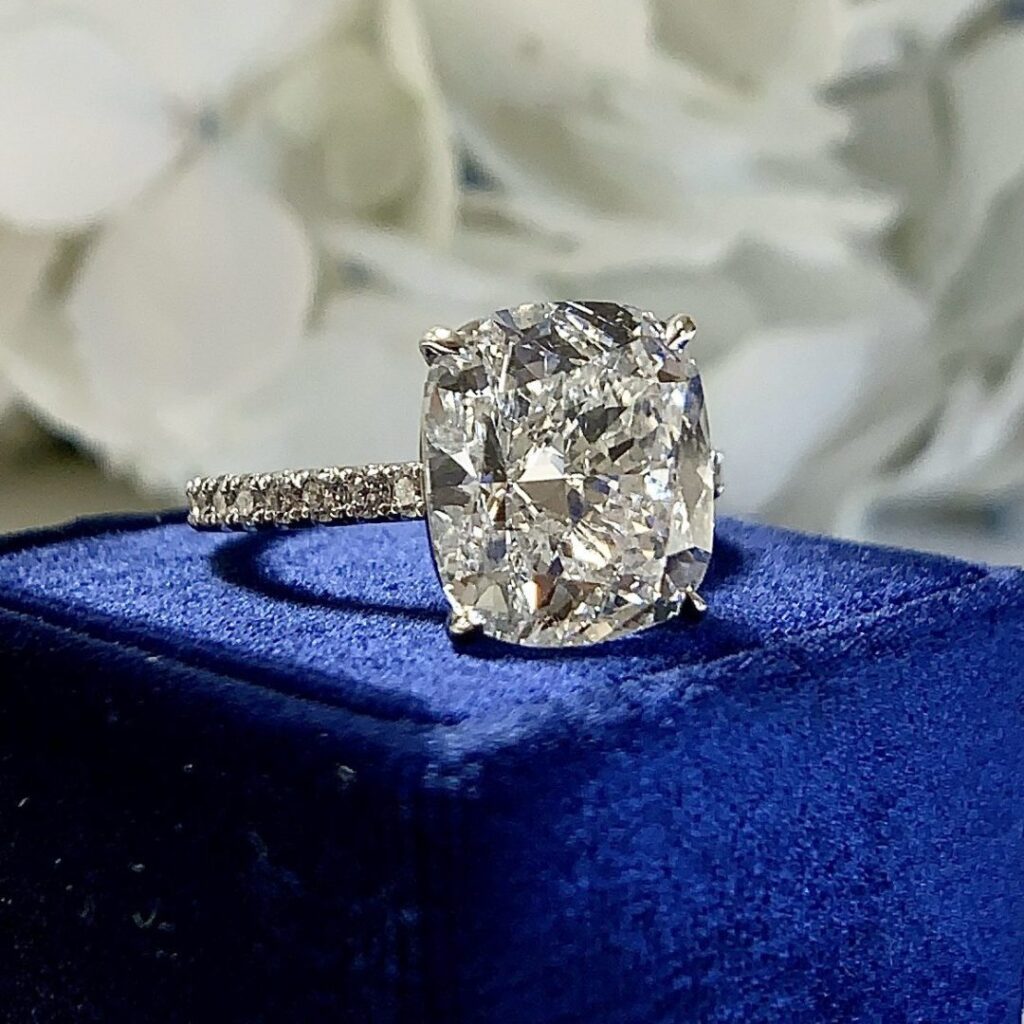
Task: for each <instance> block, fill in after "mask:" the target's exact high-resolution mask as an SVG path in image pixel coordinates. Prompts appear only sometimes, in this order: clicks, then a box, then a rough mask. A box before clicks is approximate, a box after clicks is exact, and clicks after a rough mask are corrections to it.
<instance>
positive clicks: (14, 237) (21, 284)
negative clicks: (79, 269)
mask: <svg viewBox="0 0 1024 1024" xmlns="http://www.w3.org/2000/svg"><path fill="white" fill-rule="evenodd" d="M56 248H57V243H56V241H55V240H54V239H53V238H52V237H50V236H48V235H25V234H21V233H19V232H15V231H10V230H5V229H3V228H0V346H2V345H3V342H4V335H5V333H6V331H7V330H9V329H10V328H11V327H12V326H13V325H15V324H17V323H18V321H19V320H20V319H21V317H22V316H23V315H24V314H25V312H26V309H27V307H28V305H29V303H30V302H31V300H32V299H33V297H34V296H35V294H36V292H37V290H38V289H39V286H40V284H41V282H42V278H43V273H44V271H45V270H46V267H47V265H48V264H49V263H50V261H51V260H52V259H53V256H54V253H55V251H56Z"/></svg>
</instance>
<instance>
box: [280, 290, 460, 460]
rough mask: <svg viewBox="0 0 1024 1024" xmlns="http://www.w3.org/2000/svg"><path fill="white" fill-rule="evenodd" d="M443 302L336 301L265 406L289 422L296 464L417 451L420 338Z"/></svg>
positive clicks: (367, 297) (364, 297) (370, 297)
mask: <svg viewBox="0 0 1024 1024" xmlns="http://www.w3.org/2000/svg"><path fill="white" fill-rule="evenodd" d="M438 308H440V309H441V310H442V311H443V310H444V305H443V304H439V303H431V302H424V301H422V300H421V301H415V300H413V299H411V298H410V297H408V296H398V297H396V296H389V295H374V294H370V293H365V294H361V295H353V296H350V297H347V298H345V299H343V300H340V301H338V302H336V303H335V304H333V305H332V306H331V307H330V309H329V310H328V312H327V314H326V316H325V317H324V320H323V324H322V326H321V328H320V329H319V330H318V331H317V332H316V335H315V336H314V337H312V338H311V339H310V340H309V343H308V344H307V345H305V346H304V347H303V349H302V352H301V354H300V357H299V359H298V360H297V361H296V362H295V363H294V364H293V366H292V367H291V368H290V370H289V373H288V374H287V375H286V376H285V377H284V378H283V379H282V381H281V383H280V385H278V386H275V387H274V388H273V389H270V390H269V391H268V393H267V394H266V395H265V396H264V397H263V398H262V400H261V404H262V405H263V406H264V407H265V408H267V409H269V410H270V411H271V414H274V415H277V416H279V417H280V418H281V419H284V420H286V421H288V423H289V427H288V434H287V436H288V441H289V458H290V459H292V460H293V461H294V463H295V464H298V465H333V464H335V463H353V462H354V463H359V462H367V461H383V462H388V461H404V460H407V459H412V458H415V457H416V452H417V450H418V434H419V417H420V403H421V399H422V389H423V375H424V367H423V360H422V359H421V357H420V354H419V350H418V347H417V342H418V340H419V337H420V335H421V334H422V332H423V330H424V327H425V326H430V324H431V323H433V322H435V321H436V320H437V319H438V313H437V310H438Z"/></svg>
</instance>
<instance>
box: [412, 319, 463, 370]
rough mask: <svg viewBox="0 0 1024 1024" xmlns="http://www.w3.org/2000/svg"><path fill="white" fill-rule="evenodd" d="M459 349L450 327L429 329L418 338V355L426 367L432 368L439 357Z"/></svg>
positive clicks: (456, 336)
mask: <svg viewBox="0 0 1024 1024" xmlns="http://www.w3.org/2000/svg"><path fill="white" fill-rule="evenodd" d="M458 347H459V337H458V335H457V334H456V333H455V331H453V330H452V329H451V328H450V327H431V328H430V330H429V331H427V332H426V333H425V334H424V335H423V337H422V338H420V355H422V356H423V359H424V361H425V362H426V364H427V366H432V365H433V364H434V363H435V362H436V361H437V359H438V358H439V357H440V356H443V355H445V354H446V353H450V352H454V351H455V350H456V349H457V348H458Z"/></svg>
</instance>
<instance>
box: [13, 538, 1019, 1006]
mask: <svg viewBox="0 0 1024 1024" xmlns="http://www.w3.org/2000/svg"><path fill="white" fill-rule="evenodd" d="M713 564H714V568H713V571H712V573H711V574H710V576H709V579H708V581H707V583H706V585H705V588H704V589H705V591H706V596H707V598H708V600H709V601H710V603H711V611H710V613H709V614H708V616H707V617H706V618H705V619H704V620H703V621H702V622H701V623H699V624H697V625H693V624H687V623H684V622H676V623H672V624H667V625H665V626H662V627H659V628H657V629H655V630H652V631H650V632H648V633H645V634H641V635H638V636H636V637H634V638H631V639H628V640H625V641H620V642H617V643H615V644H612V645H609V646H607V647H604V648H595V649H590V650H580V651H570V652H562V653H550V652H549V653H539V652H533V653H531V652H529V651H525V652H524V651H519V650H513V649H510V648H505V647H502V646H501V645H498V644H494V643H489V642H487V641H481V642H479V643H474V644H471V645H469V646H468V647H466V648H465V649H453V648H452V647H451V645H450V643H449V641H448V638H447V636H446V634H445V631H444V629H443V625H442V624H443V608H442V598H441V597H440V595H439V593H438V588H437V584H436V581H435V578H434V575H433V571H432V567H431V565H430V560H429V553H428V550H427V545H426V540H425V536H424V531H423V528H422V525H421V524H401V525H393V526H365V527H356V528H351V529H346V530H333V531H332V530H321V531H309V532H300V533H294V534H290V535H273V536H272V535H245V536H228V535H204V534H198V533H193V532H191V531H190V530H188V529H187V528H186V527H185V526H184V525H183V524H182V523H181V522H179V521H173V520H167V519H164V520H159V519H140V520H120V521H116V520H115V521H110V520H107V521H96V522H86V523H82V524H77V525H74V526H71V527H69V528H65V529H64V530H59V531H54V532H50V533H43V534H38V535H29V536H23V537H15V538H13V539H10V540H8V541H7V542H6V545H5V547H4V551H3V554H2V556H0V637H2V644H3V646H2V654H0V678H2V684H0V714H2V718H0V722H2V746H0V756H2V771H0V830H2V831H0V1014H2V1015H3V1019H4V1020H6V1021H15V1022H19V1024H20V1022H30V1021H32V1022H36V1024H39V1022H50V1021H53V1022H56V1021H103V1022H121V1021H124V1022H131V1024H145V1022H150V1021H152V1022H161V1024H163V1022H170V1021H174V1022H202V1021H217V1022H225V1021H227V1022H235V1021H238V1022H243V1021H244V1022H246V1024H249V1022H278V1021H287V1022H291V1021H296V1022H319V1021H332V1022H333V1021H338V1022H360V1024H366V1022H385V1024H393V1022H421V1021H422V1022H444V1024H462V1022H469V1021H472V1022H488V1024H505V1022H511V1024H519V1022H522V1024H555V1022H559V1024H564V1022H576V1021H579V1022H602V1024H609V1022H623V1024H626V1022H629V1024H655V1022H659V1024H660V1022H685V1021H715V1022H719V1021H721V1022H741V1021H742V1022H744V1024H751V1022H758V1021H765V1022H768V1021H771V1022H787V1024H792V1022H804V1021H806V1022H814V1024H822V1022H830V1021H836V1022H839V1021H842V1022H855V1021H860V1022H887V1021H893V1022H897V1021H898V1022H903V1021H918V1022H926V1021H927V1022H942V1024H952V1022H963V1024H984V1022H992V1024H996V1022H998V1024H1019V1021H1020V1019H1021V977H1022V966H1024V670H1022V659H1024V582H1022V577H1021V575H1020V574H1018V573H1016V572H1014V571H1011V570H990V569H986V568H983V567H979V566H972V565H966V564H962V563H956V562H952V561H946V560H941V559H937V558H930V557H925V556H921V555H914V554H908V553H899V552H893V551H887V550H879V549H871V548H864V547H858V546H854V545H850V544H844V543H838V542H834V541H827V540H819V539H812V538H807V537H802V536H797V535H793V534H790V533H786V532H782V531H778V530H773V529H767V528H761V527H754V526H747V525H743V524H740V523H738V522H733V521H725V522H723V523H722V524H721V525H720V527H719V531H718V538H717V550H716V555H715V558H714V563H713Z"/></svg>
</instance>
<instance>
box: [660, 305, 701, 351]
mask: <svg viewBox="0 0 1024 1024" xmlns="http://www.w3.org/2000/svg"><path fill="white" fill-rule="evenodd" d="M696 333H697V325H696V324H695V323H694V322H693V320H692V319H691V318H690V317H689V316H687V314H686V313H676V315H675V316H672V317H669V319H668V320H667V321H666V323H665V342H666V344H667V345H668V347H669V348H671V349H674V350H675V351H677V352H678V351H679V350H680V349H683V348H685V347H686V346H687V345H689V344H690V342H691V341H693V338H694V335H695V334H696Z"/></svg>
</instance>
